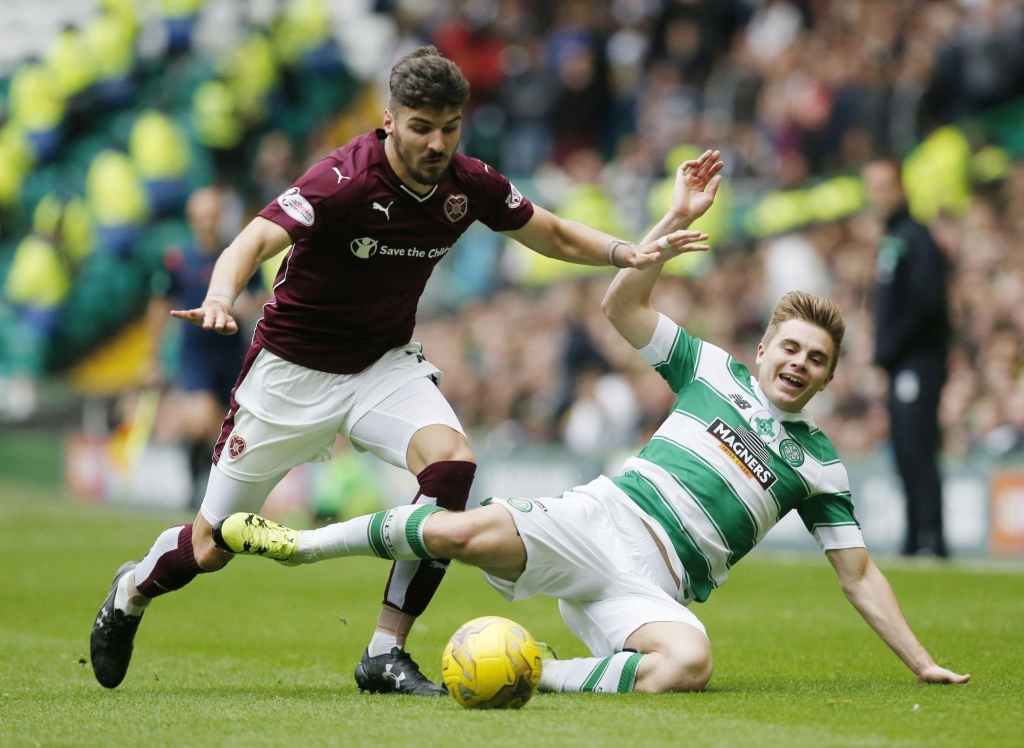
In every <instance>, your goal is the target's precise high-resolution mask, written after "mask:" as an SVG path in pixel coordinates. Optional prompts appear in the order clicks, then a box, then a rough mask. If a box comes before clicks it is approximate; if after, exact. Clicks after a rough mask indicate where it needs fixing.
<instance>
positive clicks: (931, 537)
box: [863, 160, 950, 557]
mask: <svg viewBox="0 0 1024 748" xmlns="http://www.w3.org/2000/svg"><path fill="white" fill-rule="evenodd" d="M863 178H864V184H865V188H866V189H867V194H868V200H869V201H870V203H871V205H872V206H873V208H874V209H875V210H876V211H877V212H878V214H879V216H880V217H881V218H882V219H883V220H884V221H885V234H884V236H883V237H882V241H881V246H880V247H879V251H878V278H877V284H876V287H875V297H876V298H875V303H876V312H875V314H876V319H875V327H876V334H875V342H876V345H875V362H876V363H877V364H878V365H879V366H881V367H882V368H884V369H885V370H886V371H887V372H888V374H889V378H890V379H889V417H890V430H891V436H892V444H893V449H894V452H895V455H896V466H897V468H898V470H899V473H900V478H901V479H902V481H903V489H904V494H905V495H906V498H907V537H906V542H905V544H904V546H903V553H904V555H915V554H918V553H921V552H925V553H933V554H935V555H936V556H941V557H945V556H947V555H948V551H947V549H946V542H945V539H944V537H943V533H942V483H941V479H940V477H939V467H938V463H937V455H936V452H937V451H938V449H939V441H940V439H939V422H938V409H939V396H940V394H941V392H942V385H943V384H944V383H945V380H946V355H947V353H948V345H949V334H950V324H949V314H948V310H947V302H946V261H945V258H944V257H943V255H942V253H941V252H940V251H939V248H938V246H937V245H936V243H935V240H934V239H933V238H932V236H931V234H930V233H929V232H928V229H927V228H925V227H924V226H922V225H921V224H920V223H918V222H917V221H915V220H914V219H913V218H912V217H911V216H910V212H909V210H908V209H907V199H906V195H905V194H904V192H903V183H902V181H901V179H900V171H899V165H898V164H897V163H895V162H894V161H890V160H877V161H873V162H871V163H869V164H868V165H867V166H865V167H864V170H863Z"/></svg>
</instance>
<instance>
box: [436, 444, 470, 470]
mask: <svg viewBox="0 0 1024 748" xmlns="http://www.w3.org/2000/svg"><path fill="white" fill-rule="evenodd" d="M438 454H439V455H440V457H438V459H437V460H435V462H472V463H473V464H474V465H475V464H476V457H475V456H474V455H473V450H472V449H470V448H469V445H468V444H466V442H465V441H461V442H454V443H452V444H450V445H448V446H446V447H445V448H444V449H442V450H441V451H440V452H439V453H438Z"/></svg>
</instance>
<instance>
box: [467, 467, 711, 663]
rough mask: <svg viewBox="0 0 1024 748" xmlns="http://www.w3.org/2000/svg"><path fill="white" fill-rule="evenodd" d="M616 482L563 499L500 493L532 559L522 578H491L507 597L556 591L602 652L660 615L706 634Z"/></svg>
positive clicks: (577, 630) (576, 628)
mask: <svg viewBox="0 0 1024 748" xmlns="http://www.w3.org/2000/svg"><path fill="white" fill-rule="evenodd" d="M609 487H611V489H614V490H615V491H617V490H618V489H616V488H615V485H614V484H613V483H611V481H609V480H608V479H607V478H598V479H597V480H596V481H594V482H592V483H590V484H588V485H586V486H580V487H578V488H575V489H573V490H572V491H570V492H567V493H566V494H565V495H564V496H563V497H562V498H560V499H548V498H545V499H494V500H493V503H495V504H500V505H501V506H503V507H505V509H507V510H508V512H509V514H511V515H512V519H513V520H514V521H515V523H516V529H517V530H518V531H519V535H520V537H521V538H522V539H523V543H524V545H525V546H526V559H527V560H526V570H525V571H524V572H523V574H522V576H520V577H519V579H518V580H517V581H515V582H509V581H506V580H503V579H498V578H497V577H493V576H491V575H489V574H486V573H485V574H484V576H485V577H486V579H487V581H488V582H489V583H490V584H491V586H493V587H494V588H495V589H497V590H498V592H500V593H501V594H502V595H503V596H504V597H505V599H507V600H524V599H526V598H528V597H532V596H534V595H547V596H549V597H557V598H558V599H559V603H558V608H559V610H560V611H561V613H562V618H563V619H564V620H565V623H566V625H567V626H568V627H569V628H570V629H571V630H572V632H573V633H574V634H576V636H578V637H579V638H580V640H581V641H582V642H583V643H584V644H586V645H587V647H589V649H590V651H591V652H592V653H593V654H594V656H595V657H608V656H611V655H613V654H615V653H616V652H621V651H622V650H623V648H624V647H625V645H626V640H627V639H628V638H629V637H630V635H631V634H632V633H633V632H634V631H636V630H637V629H638V628H640V627H641V626H643V625H644V624H647V623H654V622H656V621H677V622H680V623H686V624H689V625H691V626H693V627H694V628H697V629H699V630H700V631H701V632H702V633H704V634H705V636H706V635H707V632H706V631H705V629H704V624H702V623H701V622H700V621H699V620H698V619H697V616H695V615H694V614H693V613H692V612H691V611H690V610H688V609H687V608H686V607H685V606H684V605H682V604H681V603H679V602H677V600H676V594H677V593H678V588H677V586H676V583H675V581H674V580H673V579H672V573H671V572H670V571H669V567H668V566H667V565H666V563H665V559H664V557H663V556H662V555H661V551H660V550H659V549H658V546H657V545H656V544H655V543H654V541H653V539H652V538H651V535H650V533H649V532H648V531H647V528H646V527H644V524H643V521H642V520H641V519H640V516H639V515H638V514H637V513H636V512H633V511H631V510H630V509H629V508H628V507H627V506H626V505H625V504H623V503H622V501H620V500H619V499H617V498H615V497H614V491H613V490H611V489H609ZM625 500H626V501H628V498H626V499H625Z"/></svg>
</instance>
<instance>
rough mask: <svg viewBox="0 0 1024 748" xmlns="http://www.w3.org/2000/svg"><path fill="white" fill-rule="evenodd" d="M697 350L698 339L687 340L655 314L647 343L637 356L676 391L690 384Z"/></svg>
mask: <svg viewBox="0 0 1024 748" xmlns="http://www.w3.org/2000/svg"><path fill="white" fill-rule="evenodd" d="M700 347H701V340H700V338H694V337H691V336H690V335H688V334H687V332H686V330H684V329H683V328H682V327H680V326H679V325H677V324H676V323H675V322H673V321H672V320H670V319H669V318H668V317H666V316H665V315H664V314H659V315H658V326H657V327H656V328H655V329H654V336H653V337H652V338H651V342H650V343H648V344H647V345H646V346H645V347H643V348H641V349H639V350H638V351H637V353H639V354H640V355H641V356H643V359H644V361H646V362H647V363H649V364H650V365H651V366H653V367H654V369H655V371H657V372H658V373H659V374H661V376H662V377H663V378H664V379H665V381H666V382H668V385H669V387H671V388H672V391H673V392H679V391H680V390H681V389H683V387H685V386H686V385H688V384H689V383H690V382H692V381H693V375H694V372H695V371H696V368H697V358H698V356H699V354H700Z"/></svg>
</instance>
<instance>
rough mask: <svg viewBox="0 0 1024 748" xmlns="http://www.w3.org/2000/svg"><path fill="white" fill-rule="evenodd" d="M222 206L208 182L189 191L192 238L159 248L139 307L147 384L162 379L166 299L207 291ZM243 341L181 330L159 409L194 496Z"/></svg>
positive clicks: (187, 301) (247, 309)
mask: <svg viewBox="0 0 1024 748" xmlns="http://www.w3.org/2000/svg"><path fill="white" fill-rule="evenodd" d="M223 210H224V195H223V194H222V192H221V191H220V190H218V189H215V188H212V187H207V188H203V189H200V190H196V191H195V192H193V193H192V195H191V196H190V197H189V200H188V206H187V214H188V222H189V227H190V228H191V230H192V237H193V239H192V243H191V244H190V245H188V246H185V247H171V248H169V249H168V250H167V252H166V253H165V255H164V272H162V273H161V274H160V275H158V276H157V278H155V279H154V283H153V285H154V294H153V296H152V297H151V298H150V301H149V306H148V308H147V310H146V321H147V327H148V331H149V340H150V346H149V356H148V358H147V360H146V375H145V376H146V380H147V383H148V384H149V385H150V386H157V385H160V384H162V383H163V381H164V373H163V366H162V365H161V353H162V347H163V339H164V330H165V328H166V325H167V320H168V318H169V317H170V311H171V308H172V304H177V305H181V306H190V307H191V306H195V305H196V304H198V303H202V300H203V299H204V298H205V297H206V288H207V286H208V285H209V283H210V275H211V274H212V273H213V266H214V264H216V262H217V258H218V257H219V256H220V253H221V250H222V249H223V248H224V246H225V244H224V242H223V241H222V240H221V232H220V224H221V215H222V213H223ZM260 278H261V276H260V274H259V273H256V274H255V275H253V277H252V279H250V281H249V286H248V287H247V291H248V293H247V294H243V299H242V300H240V301H242V304H243V311H242V312H241V315H242V316H243V317H247V316H254V315H253V314H252V313H253V312H255V311H256V310H257V309H258V306H257V304H258V302H259V301H261V300H262V299H260V298H257V297H258V296H260V295H261V286H260ZM247 348H248V343H247V338H246V337H245V336H242V335H208V334H204V332H203V329H202V328H201V327H196V326H194V325H185V329H184V330H183V331H182V337H181V349H180V352H179V355H178V367H177V368H178V371H177V381H176V385H177V388H178V389H179V390H180V391H179V392H177V393H175V395H174V396H173V397H172V400H173V407H170V408H167V409H166V411H167V412H169V413H171V414H173V415H174V419H173V420H174V421H175V422H176V423H175V424H174V428H169V429H168V430H169V431H172V432H176V433H177V434H179V435H180V436H181V437H182V438H183V439H184V441H185V442H186V444H187V445H188V455H189V466H190V467H191V469H192V477H193V485H194V486H196V487H198V489H197V492H196V496H197V500H198V501H201V500H202V496H203V490H204V489H205V486H206V480H205V478H206V475H205V473H206V470H208V469H209V468H208V465H207V464H205V463H208V461H209V455H210V454H211V452H212V451H213V446H214V443H215V442H216V440H217V436H218V435H219V434H220V423H221V421H222V420H223V418H224V413H225V412H226V411H227V410H228V401H229V400H230V396H231V388H232V387H233V386H234V384H235V380H236V379H237V378H238V372H239V371H240V370H241V368H242V359H243V358H244V357H245V351H246V349H247ZM204 468H206V470H204Z"/></svg>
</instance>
